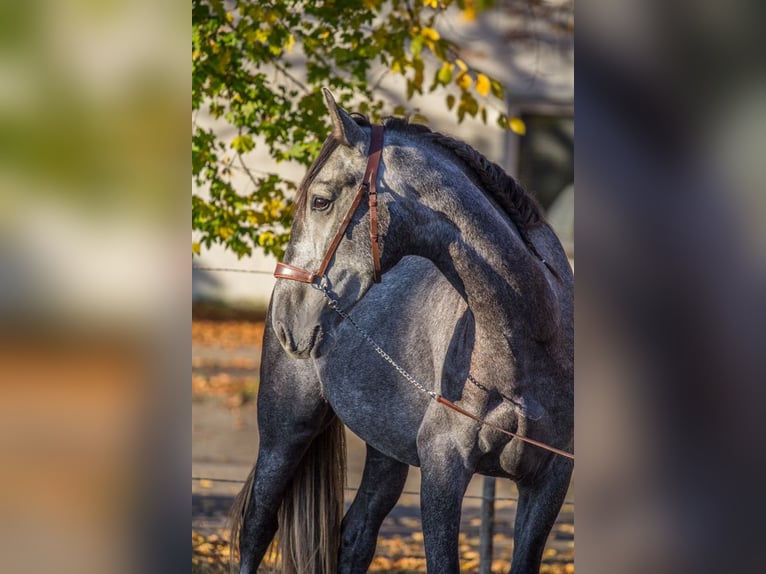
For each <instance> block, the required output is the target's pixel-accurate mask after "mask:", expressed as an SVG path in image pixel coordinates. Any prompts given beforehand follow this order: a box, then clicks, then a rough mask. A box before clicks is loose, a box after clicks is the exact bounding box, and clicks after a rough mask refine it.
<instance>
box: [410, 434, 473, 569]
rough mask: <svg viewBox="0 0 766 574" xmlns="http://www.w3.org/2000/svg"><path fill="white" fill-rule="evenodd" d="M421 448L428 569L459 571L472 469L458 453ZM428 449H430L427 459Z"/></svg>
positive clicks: (422, 505) (423, 510)
mask: <svg viewBox="0 0 766 574" xmlns="http://www.w3.org/2000/svg"><path fill="white" fill-rule="evenodd" d="M420 451H421V476H422V478H421V485H420V510H421V514H422V517H423V539H424V542H425V549H426V566H427V570H428V572H439V573H440V574H457V573H458V572H460V559H459V555H458V537H459V535H460V514H461V505H462V501H463V495H464V494H465V489H466V488H467V487H468V483H469V481H470V480H471V475H472V474H473V472H472V471H471V470H469V469H467V468H466V466H465V464H464V462H463V459H462V457H460V456H459V455H458V453H457V452H452V451H449V450H448V451H447V452H444V451H442V452H438V449H436V448H435V447H434V448H433V450H431V449H428V447H426V448H424V449H420ZM425 451H430V452H429V454H428V455H427V457H426V458H424V457H423V454H424V452H425Z"/></svg>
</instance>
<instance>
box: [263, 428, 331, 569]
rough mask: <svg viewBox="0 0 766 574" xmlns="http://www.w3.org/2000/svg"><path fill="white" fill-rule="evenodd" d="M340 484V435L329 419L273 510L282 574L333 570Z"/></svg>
mask: <svg viewBox="0 0 766 574" xmlns="http://www.w3.org/2000/svg"><path fill="white" fill-rule="evenodd" d="M345 485H346V435H345V431H344V430H343V423H342V422H340V419H338V418H337V417H333V420H332V422H330V424H329V425H328V427H327V428H326V429H325V430H324V431H323V432H322V433H321V434H320V435H319V436H318V437H316V438H315V439H314V442H313V443H311V446H309V449H308V451H307V452H306V454H305V455H304V456H303V460H302V461H301V464H300V465H299V467H298V469H297V470H296V472H295V474H294V475H293V480H292V482H291V484H290V486H288V488H287V491H286V492H285V496H284V498H283V499H282V506H281V507H280V509H279V530H280V532H281V536H279V538H278V549H279V552H280V554H281V555H282V567H283V570H282V571H283V573H284V574H335V573H336V572H337V571H338V551H339V549H340V524H341V520H342V519H343V493H344V487H345Z"/></svg>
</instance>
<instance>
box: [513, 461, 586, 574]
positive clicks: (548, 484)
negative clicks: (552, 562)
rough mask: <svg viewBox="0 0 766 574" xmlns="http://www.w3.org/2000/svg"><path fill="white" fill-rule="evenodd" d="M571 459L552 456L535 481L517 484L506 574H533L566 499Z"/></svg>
mask: <svg viewBox="0 0 766 574" xmlns="http://www.w3.org/2000/svg"><path fill="white" fill-rule="evenodd" d="M572 468H573V464H572V461H571V460H568V459H565V458H561V457H555V459H554V460H553V461H552V462H551V464H550V466H549V467H548V469H547V470H545V471H543V472H542V473H540V474H539V475H538V477H537V478H536V480H535V481H532V482H529V483H521V484H519V485H518V487H519V503H518V507H517V510H516V522H515V527H514V536H513V560H512V562H511V572H510V574H537V573H538V572H539V571H540V563H541V562H542V557H543V550H544V549H545V543H546V541H547V539H548V534H550V531H551V528H553V523H554V522H555V521H556V517H557V516H558V513H559V510H561V505H562V504H563V502H564V498H565V497H566V493H567V488H568V487H569V480H570V478H571V476H572Z"/></svg>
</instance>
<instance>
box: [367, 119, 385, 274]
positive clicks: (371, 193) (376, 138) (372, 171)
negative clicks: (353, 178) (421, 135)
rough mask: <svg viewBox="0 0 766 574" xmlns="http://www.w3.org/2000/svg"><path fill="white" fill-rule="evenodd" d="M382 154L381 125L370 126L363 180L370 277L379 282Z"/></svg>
mask: <svg viewBox="0 0 766 574" xmlns="http://www.w3.org/2000/svg"><path fill="white" fill-rule="evenodd" d="M381 155H383V126H372V135H371V140H370V156H369V159H368V160H367V171H366V172H365V174H364V175H365V181H368V182H369V185H368V190H367V195H368V205H369V207H370V241H371V242H372V268H373V272H372V279H373V281H375V283H380V244H379V241H380V236H379V235H378V189H377V187H376V180H377V179H378V168H379V167H380V156H381Z"/></svg>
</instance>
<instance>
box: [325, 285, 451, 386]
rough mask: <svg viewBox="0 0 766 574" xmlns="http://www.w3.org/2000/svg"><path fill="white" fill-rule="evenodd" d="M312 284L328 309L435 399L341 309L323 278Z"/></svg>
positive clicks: (385, 359) (401, 373) (397, 369)
mask: <svg viewBox="0 0 766 574" xmlns="http://www.w3.org/2000/svg"><path fill="white" fill-rule="evenodd" d="M312 286H313V287H314V288H315V289H318V290H319V291H321V292H322V294H324V296H325V297H326V298H327V304H328V305H329V306H330V309H332V310H333V311H335V312H336V313H337V314H338V315H340V316H341V317H343V318H344V319H345V320H346V321H348V322H349V323H351V324H352V325H353V326H354V328H355V329H356V330H357V331H359V334H360V335H362V337H364V340H365V341H367V343H368V344H369V345H370V346H371V347H372V348H373V349H374V350H375V352H376V353H377V354H378V355H380V356H381V357H382V358H383V360H384V361H386V362H387V363H388V364H389V365H391V366H392V367H393V368H394V369H396V371H397V372H398V373H399V374H400V375H401V376H402V377H404V378H405V379H406V380H407V381H409V382H410V383H412V385H414V386H415V387H417V388H418V389H420V390H421V391H423V392H424V393H425V394H427V395H428V396H429V397H431V398H432V399H434V400H436V399H437V397H438V395H437V394H436V393H435V392H434V391H432V390H430V389H428V388H426V387H425V386H423V385H422V384H421V383H419V382H418V380H417V379H416V378H415V377H413V376H412V375H411V374H409V373H408V372H407V371H406V370H404V369H403V368H402V367H400V366H399V364H398V363H397V362H396V361H394V360H393V359H392V358H391V356H390V355H389V354H388V353H386V352H385V351H384V350H383V349H382V348H381V346H380V345H378V343H377V342H376V341H375V339H373V338H372V337H371V336H370V334H369V333H368V332H367V331H365V330H364V329H363V328H362V327H360V326H359V324H358V323H357V322H356V321H354V318H353V317H352V316H351V315H349V314H348V313H346V311H344V310H343V309H341V307H340V304H339V303H338V300H337V299H336V298H335V297H333V296H332V295H330V291H329V290H328V288H327V284H326V281H324V278H323V280H322V281H320V282H319V283H312Z"/></svg>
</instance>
